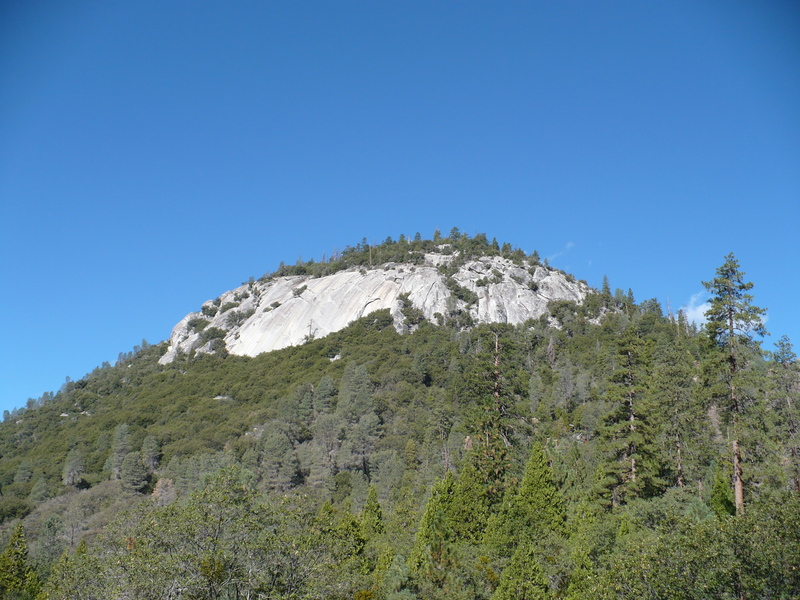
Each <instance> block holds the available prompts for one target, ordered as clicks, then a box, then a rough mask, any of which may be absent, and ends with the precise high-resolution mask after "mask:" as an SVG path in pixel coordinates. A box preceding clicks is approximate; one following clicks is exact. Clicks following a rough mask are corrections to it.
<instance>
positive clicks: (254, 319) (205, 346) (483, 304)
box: [160, 253, 591, 364]
mask: <svg viewBox="0 0 800 600" xmlns="http://www.w3.org/2000/svg"><path fill="white" fill-rule="evenodd" d="M457 258H458V257H457V255H446V254H439V253H435V254H434V253H431V254H426V255H425V261H424V263H423V264H417V265H412V264H396V263H387V264H385V265H382V266H380V267H377V268H371V269H364V268H360V269H358V268H352V269H348V270H344V271H340V272H338V273H335V274H333V275H328V276H324V277H316V278H315V277H310V276H289V277H277V278H267V279H265V280H259V281H253V282H251V283H249V284H247V285H243V286H242V287H239V288H237V289H235V290H231V291H229V292H226V293H224V294H222V295H221V296H220V297H219V298H217V299H215V300H213V301H208V302H206V303H205V304H203V306H202V310H201V311H199V312H194V313H190V314H188V315H186V316H185V317H184V318H183V319H182V320H181V321H180V322H179V323H178V324H177V325H176V326H175V328H174V329H173V331H172V336H171V337H170V340H169V348H168V350H167V352H166V354H165V355H164V356H163V357H162V358H161V360H160V362H161V363H162V364H164V363H168V362H171V361H173V360H174V359H175V357H176V356H177V355H178V354H179V353H188V352H191V351H193V350H194V351H197V352H213V351H214V350H215V349H217V348H219V347H221V346H222V344H221V342H220V341H219V340H222V339H224V342H225V347H226V348H227V350H228V352H230V353H232V354H238V355H247V356H256V355H257V354H260V353H262V352H269V351H271V350H277V349H279V348H284V347H286V346H293V345H297V344H302V343H303V342H304V341H307V340H309V339H312V338H320V337H323V336H326V335H328V334H329V333H332V332H334V331H339V330H340V329H343V328H344V327H346V326H347V325H348V324H349V323H351V322H352V321H354V320H356V319H359V318H361V317H363V316H365V315H368V314H370V313H372V312H374V311H376V310H380V309H387V308H388V309H389V310H390V313H391V315H392V317H393V319H394V325H395V328H396V329H397V330H398V331H400V332H402V331H407V330H409V329H411V328H413V325H411V326H410V325H409V323H408V319H406V315H404V314H403V308H404V307H406V308H414V309H417V310H418V311H421V313H422V315H424V317H425V318H426V319H428V320H430V321H432V322H434V323H440V322H443V321H445V320H448V319H451V318H454V317H456V316H459V315H461V316H462V317H468V318H467V319H466V320H467V321H469V320H471V321H472V322H475V323H496V322H499V323H511V324H515V325H516V324H519V323H523V322H524V321H526V320H528V319H532V318H534V319H535V318H538V317H539V316H541V315H542V314H543V313H545V312H546V310H547V304H548V302H550V301H553V300H573V301H576V302H581V301H582V300H583V299H584V297H585V296H586V294H588V293H590V292H591V289H590V288H589V287H588V286H587V285H586V284H585V283H582V282H577V281H575V280H574V279H573V278H572V277H570V276H569V275H565V274H563V273H561V272H559V271H556V270H552V269H548V268H546V267H544V266H541V265H538V264H532V263H530V262H528V261H527V260H523V261H517V262H516V263H515V262H512V261H511V260H508V259H506V258H501V257H499V256H491V257H490V256H486V257H482V258H478V259H475V260H469V261H459V260H457ZM406 312H407V311H406ZM417 314H419V313H417Z"/></svg>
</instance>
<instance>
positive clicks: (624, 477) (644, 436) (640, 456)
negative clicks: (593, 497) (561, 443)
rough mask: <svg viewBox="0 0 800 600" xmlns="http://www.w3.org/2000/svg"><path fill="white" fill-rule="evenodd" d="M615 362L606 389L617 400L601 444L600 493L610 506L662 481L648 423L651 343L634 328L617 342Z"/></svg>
mask: <svg viewBox="0 0 800 600" xmlns="http://www.w3.org/2000/svg"><path fill="white" fill-rule="evenodd" d="M616 361H617V368H616V370H615V371H614V372H613V373H612V375H611V377H610V379H609V385H608V389H607V393H606V397H607V399H608V400H609V401H611V402H612V403H613V404H612V408H611V410H610V411H609V413H608V414H607V415H606V416H605V418H604V422H603V425H602V427H601V428H600V441H599V444H598V449H600V450H601V451H602V452H603V453H604V454H605V457H606V460H605V462H604V463H602V464H601V465H600V481H599V483H598V486H597V488H596V491H597V492H598V494H599V496H600V498H601V499H602V502H603V504H605V505H607V506H618V505H620V504H624V503H625V502H627V501H628V500H629V499H631V498H634V497H640V496H648V495H652V494H653V493H655V492H656V491H657V489H658V488H659V487H660V485H661V482H660V480H659V475H660V467H659V465H658V464H657V458H656V456H655V452H654V448H653V445H652V439H651V436H652V434H651V430H650V427H649V423H648V421H647V417H648V415H647V413H648V408H649V407H648V394H649V389H648V386H649V382H650V370H651V364H652V361H651V345H650V343H648V342H647V341H646V340H644V339H642V338H641V337H640V336H639V335H638V332H637V331H636V330H635V329H634V328H633V327H629V328H628V329H627V330H626V331H625V333H624V334H623V336H622V338H621V339H620V341H619V343H618V345H617V354H616Z"/></svg>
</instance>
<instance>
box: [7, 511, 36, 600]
mask: <svg viewBox="0 0 800 600" xmlns="http://www.w3.org/2000/svg"><path fill="white" fill-rule="evenodd" d="M39 585H40V584H39V580H38V578H37V577H36V573H35V572H34V570H33V569H32V568H31V567H30V565H29V564H28V544H27V542H26V540H25V528H24V527H23V526H22V523H19V524H18V525H17V526H16V527H15V528H14V531H13V533H12V534H11V539H10V540H9V542H8V546H6V549H5V550H4V551H3V553H2V554H0V596H1V597H2V598H33V597H34V596H35V595H36V592H37V591H38V589H39Z"/></svg>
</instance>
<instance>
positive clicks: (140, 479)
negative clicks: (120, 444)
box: [119, 452, 147, 492]
mask: <svg viewBox="0 0 800 600" xmlns="http://www.w3.org/2000/svg"><path fill="white" fill-rule="evenodd" d="M119 480H120V483H121V484H122V487H123V489H125V490H127V491H129V492H141V491H142V490H144V488H145V486H146V485H147V469H146V468H145V466H144V462H143V461H142V455H141V453H140V452H129V453H128V454H126V455H125V458H124V460H123V461H122V466H121V467H120V470H119Z"/></svg>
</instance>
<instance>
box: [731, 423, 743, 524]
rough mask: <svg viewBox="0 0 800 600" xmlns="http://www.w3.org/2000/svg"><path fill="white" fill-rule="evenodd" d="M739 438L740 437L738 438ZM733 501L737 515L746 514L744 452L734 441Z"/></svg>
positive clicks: (735, 440) (737, 442) (737, 441)
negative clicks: (743, 470) (743, 469)
mask: <svg viewBox="0 0 800 600" xmlns="http://www.w3.org/2000/svg"><path fill="white" fill-rule="evenodd" d="M737 437H738V436H737ZM733 501H734V503H735V504H736V514H737V515H743V514H744V483H743V482H742V452H741V449H740V448H739V440H738V439H734V440H733Z"/></svg>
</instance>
